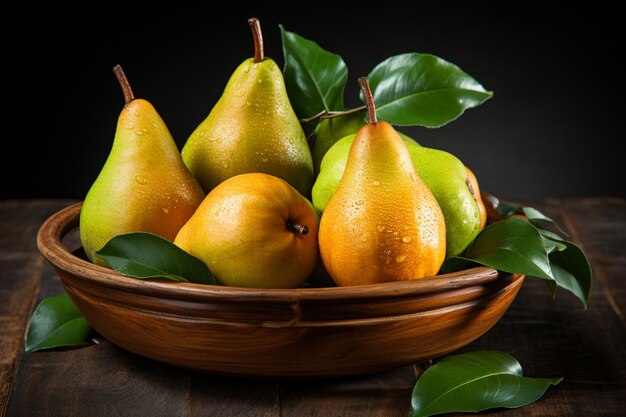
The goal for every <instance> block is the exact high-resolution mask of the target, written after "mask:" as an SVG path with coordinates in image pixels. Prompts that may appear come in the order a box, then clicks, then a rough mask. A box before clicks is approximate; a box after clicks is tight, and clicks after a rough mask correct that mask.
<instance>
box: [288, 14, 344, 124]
mask: <svg viewBox="0 0 626 417" xmlns="http://www.w3.org/2000/svg"><path fill="white" fill-rule="evenodd" d="M280 34H281V38H282V42H283V54H284V56H285V68H284V70H283V73H284V76H285V85H286V87H287V93H288V94H289V99H290V100H291V104H292V106H293V108H294V110H295V112H296V114H297V115H298V117H299V118H301V119H303V118H308V117H311V116H313V115H315V114H317V113H319V112H321V111H324V110H325V111H333V110H343V91H344V88H345V86H346V81H347V80H348V67H347V66H346V64H345V62H344V61H343V59H342V58H341V56H339V55H337V54H333V53H332V52H328V51H326V50H325V49H322V48H321V47H320V46H319V45H318V44H316V43H315V42H312V41H310V40H308V39H305V38H303V37H302V36H300V35H297V34H295V33H293V32H288V31H287V30H285V28H284V27H283V26H282V25H280Z"/></svg>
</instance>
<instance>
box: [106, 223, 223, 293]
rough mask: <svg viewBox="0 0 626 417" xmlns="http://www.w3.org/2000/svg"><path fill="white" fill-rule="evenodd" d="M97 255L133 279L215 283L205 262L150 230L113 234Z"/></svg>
mask: <svg viewBox="0 0 626 417" xmlns="http://www.w3.org/2000/svg"><path fill="white" fill-rule="evenodd" d="M96 254H97V255H98V257H100V258H102V259H103V260H105V261H106V262H107V264H109V266H110V267H111V268H113V269H115V270H116V271H117V272H119V273H121V274H124V275H126V276H129V277H133V278H139V279H150V278H165V279H169V280H172V281H185V282H195V283H198V284H213V285H215V284H217V282H216V281H215V277H214V276H213V274H212V273H211V271H210V270H209V268H208V267H207V265H206V264H205V263H204V262H202V261H201V260H200V259H198V258H196V257H195V256H193V255H191V254H189V253H187V252H185V251H184V250H182V249H181V248H179V247H178V246H176V245H175V244H173V243H172V242H170V241H169V240H167V239H164V238H162V237H161V236H157V235H155V234H152V233H145V232H132V233H125V234H123V235H119V236H115V237H114V238H113V239H111V240H109V241H108V242H107V244H106V245H104V247H103V248H102V249H100V250H99V251H98V252H96Z"/></svg>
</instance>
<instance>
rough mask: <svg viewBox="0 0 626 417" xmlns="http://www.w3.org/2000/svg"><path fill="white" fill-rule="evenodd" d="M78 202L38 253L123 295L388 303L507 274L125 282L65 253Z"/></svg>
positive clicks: (46, 232) (49, 224)
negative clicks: (291, 284)
mask: <svg viewBox="0 0 626 417" xmlns="http://www.w3.org/2000/svg"><path fill="white" fill-rule="evenodd" d="M82 204H83V202H82V201H81V202H77V203H74V204H71V205H69V206H67V207H65V208H63V209H61V210H59V211H57V212H56V213H54V214H52V215H51V216H50V217H48V218H47V219H46V220H45V221H44V223H43V224H42V226H41V227H40V229H39V233H38V234H37V246H38V248H39V251H40V252H41V254H42V255H43V256H44V257H45V258H46V259H47V260H48V261H49V262H50V263H51V264H52V265H53V266H54V267H56V268H57V269H60V270H62V271H65V272H67V273H69V274H71V275H74V276H76V277H80V278H81V279H86V280H89V281H90V282H92V283H94V284H97V285H100V286H104V287H109V288H111V287H113V288H118V289H124V290H126V291H128V292H132V293H136V294H143V295H149V296H159V297H162V298H175V299H178V300H185V299H189V300H202V299H206V300H212V301H216V300H223V301H238V302H279V303H283V302H286V303H293V302H296V301H308V300H310V301H315V300H318V301H324V300H327V301H335V300H346V299H351V300H357V299H372V298H393V297H403V296H413V295H420V294H431V293H439V292H445V291H447V290H454V289H460V288H466V287H472V286H479V285H484V284H487V283H490V282H493V281H496V280H497V279H499V278H503V277H505V276H508V275H510V274H507V273H501V272H500V271H497V270H496V269H494V268H489V267H484V266H477V267H473V268H469V269H466V270H462V271H458V272H452V273H447V274H441V275H437V276H433V277H427V278H420V279H417V280H411V281H394V282H385V283H380V284H368V285H357V286H351V287H322V288H295V289H262V288H244V287H229V286H222V285H207V284H195V283H188V282H171V281H166V282H164V281H158V280H141V279H136V278H131V277H127V276H125V275H122V274H120V273H118V272H116V271H114V270H112V269H109V268H106V267H104V266H100V265H96V264H93V263H91V262H88V261H86V260H84V259H81V258H80V257H78V256H76V255H75V254H73V253H72V252H70V251H69V250H68V249H67V248H66V247H65V246H64V245H63V243H62V239H63V237H64V236H65V235H66V234H67V233H68V232H69V231H70V230H72V229H74V228H76V227H77V226H78V224H79V217H80V210H81V207H82Z"/></svg>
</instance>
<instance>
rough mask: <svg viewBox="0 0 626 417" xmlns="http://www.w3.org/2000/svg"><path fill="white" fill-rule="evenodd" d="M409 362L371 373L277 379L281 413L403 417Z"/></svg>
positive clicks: (410, 382)
mask: <svg viewBox="0 0 626 417" xmlns="http://www.w3.org/2000/svg"><path fill="white" fill-rule="evenodd" d="M414 385H415V373H414V369H413V367H412V366H405V367H403V368H399V369H394V370H391V371H388V372H383V373H378V374H374V375H366V376H361V377H352V378H337V379H321V380H311V381H297V382H288V383H281V388H282V390H281V398H280V405H281V407H280V411H281V413H280V416H281V417H292V416H293V417H297V416H307V417H317V416H320V417H326V416H342V417H353V416H354V417H392V416H394V417H395V416H402V417H406V415H407V414H408V411H409V406H410V401H411V391H412V390H413V387H414Z"/></svg>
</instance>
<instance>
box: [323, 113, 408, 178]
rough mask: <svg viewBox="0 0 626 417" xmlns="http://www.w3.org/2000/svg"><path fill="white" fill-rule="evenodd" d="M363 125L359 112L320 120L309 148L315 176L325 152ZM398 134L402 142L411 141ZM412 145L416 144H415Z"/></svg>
mask: <svg viewBox="0 0 626 417" xmlns="http://www.w3.org/2000/svg"><path fill="white" fill-rule="evenodd" d="M364 124H365V121H364V120H363V113H361V112H357V113H352V114H348V115H345V116H341V117H332V118H328V119H322V121H321V122H320V123H319V124H318V125H317V127H316V128H315V134H314V135H313V145H312V146H311V154H312V155H313V165H314V167H315V175H318V174H319V172H320V169H321V164H322V160H323V159H324V155H326V152H328V150H329V149H330V148H331V147H332V146H333V145H334V144H335V143H337V142H338V141H339V140H340V139H341V138H344V137H346V136H348V135H355V134H356V133H357V132H358V131H359V129H361V128H362V127H363V125H364ZM398 134H399V135H400V137H401V138H402V139H403V140H404V139H408V140H410V141H413V140H412V139H411V138H410V137H408V136H407V135H405V134H404V133H402V132H398ZM405 143H406V140H405ZM414 143H415V144H417V142H414Z"/></svg>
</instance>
